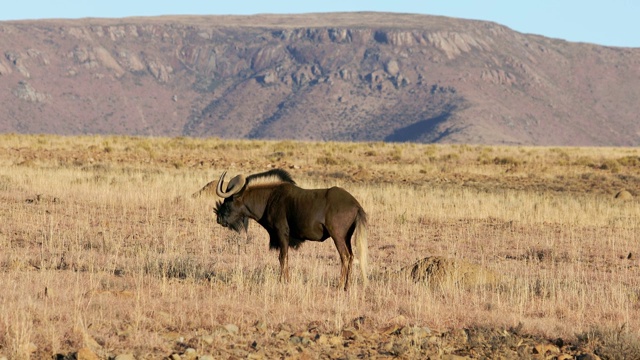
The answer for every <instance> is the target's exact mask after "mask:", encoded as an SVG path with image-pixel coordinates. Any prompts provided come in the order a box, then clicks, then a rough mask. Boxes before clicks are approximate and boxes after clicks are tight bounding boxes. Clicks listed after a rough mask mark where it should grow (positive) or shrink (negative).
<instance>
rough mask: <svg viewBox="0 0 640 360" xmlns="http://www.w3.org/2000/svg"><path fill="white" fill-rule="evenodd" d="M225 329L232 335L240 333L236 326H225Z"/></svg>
mask: <svg viewBox="0 0 640 360" xmlns="http://www.w3.org/2000/svg"><path fill="white" fill-rule="evenodd" d="M224 328H225V330H227V332H228V333H230V334H237V333H238V332H239V331H240V329H239V328H238V326H237V325H234V324H227V325H225V326H224Z"/></svg>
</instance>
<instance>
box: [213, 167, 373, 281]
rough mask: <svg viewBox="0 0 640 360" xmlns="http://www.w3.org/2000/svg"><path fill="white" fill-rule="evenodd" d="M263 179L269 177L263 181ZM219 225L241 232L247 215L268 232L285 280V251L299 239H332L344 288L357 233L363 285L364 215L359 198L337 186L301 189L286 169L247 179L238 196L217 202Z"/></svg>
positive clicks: (364, 263)
mask: <svg viewBox="0 0 640 360" xmlns="http://www.w3.org/2000/svg"><path fill="white" fill-rule="evenodd" d="M265 179H271V181H269V180H265ZM214 211H215V213H216V214H217V220H218V223H219V224H220V225H222V226H225V227H229V228H231V229H233V230H236V231H240V230H241V229H242V228H243V226H242V219H244V218H251V219H253V220H255V221H257V222H258V224H260V225H261V226H262V227H263V228H265V230H267V232H268V233H269V247H270V248H271V249H277V250H279V252H280V255H279V260H280V278H281V279H284V280H289V267H288V249H289V248H290V247H292V248H294V249H296V248H298V247H299V246H300V245H301V244H302V243H303V242H305V241H307V240H309V241H324V240H326V239H328V238H329V237H331V238H332V239H333V241H334V244H335V245H336V248H337V249H338V253H339V254H340V261H341V264H342V267H341V270H342V271H341V277H340V285H341V287H344V289H345V290H347V288H348V286H349V273H350V271H351V265H352V263H353V249H352V246H351V238H352V236H353V235H354V234H355V235H356V241H357V244H358V256H359V258H360V259H359V260H360V267H361V270H362V273H363V277H364V281H365V283H366V281H367V280H366V261H367V259H366V255H367V254H366V247H367V243H366V237H365V236H364V235H365V226H366V214H365V211H364V209H363V208H362V206H360V204H359V203H358V201H357V200H356V199H355V198H354V197H353V196H352V195H351V194H349V193H348V192H347V191H346V190H344V189H342V188H339V187H332V188H329V189H313V190H308V189H302V188H300V187H298V186H296V185H295V182H294V181H293V180H292V179H291V176H289V174H288V173H287V172H286V171H284V170H279V169H278V170H271V171H268V172H265V173H260V174H255V175H251V176H248V177H247V182H246V184H245V186H244V188H243V189H242V190H240V192H238V193H237V194H235V195H233V196H231V197H228V198H226V199H225V200H224V201H223V202H219V203H218V204H217V205H216V208H215V210H214Z"/></svg>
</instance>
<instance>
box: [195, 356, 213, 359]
mask: <svg viewBox="0 0 640 360" xmlns="http://www.w3.org/2000/svg"><path fill="white" fill-rule="evenodd" d="M198 360H214V357H213V356H211V355H202V356H200V357H199V358H198Z"/></svg>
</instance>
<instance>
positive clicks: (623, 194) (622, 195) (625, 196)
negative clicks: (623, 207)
mask: <svg viewBox="0 0 640 360" xmlns="http://www.w3.org/2000/svg"><path fill="white" fill-rule="evenodd" d="M613 198H614V199H617V200H622V201H624V200H631V199H633V195H631V193H630V192H628V191H627V190H620V191H618V192H617V193H616V195H615V196H614V197H613Z"/></svg>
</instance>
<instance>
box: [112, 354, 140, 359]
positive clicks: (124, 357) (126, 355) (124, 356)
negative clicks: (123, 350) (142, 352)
mask: <svg viewBox="0 0 640 360" xmlns="http://www.w3.org/2000/svg"><path fill="white" fill-rule="evenodd" d="M113 360H136V357H135V356H133V354H120V355H118V356H116V357H115V358H113Z"/></svg>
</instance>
